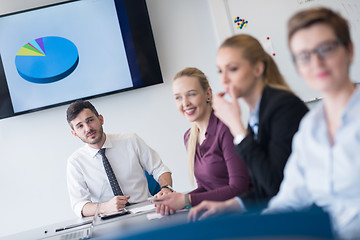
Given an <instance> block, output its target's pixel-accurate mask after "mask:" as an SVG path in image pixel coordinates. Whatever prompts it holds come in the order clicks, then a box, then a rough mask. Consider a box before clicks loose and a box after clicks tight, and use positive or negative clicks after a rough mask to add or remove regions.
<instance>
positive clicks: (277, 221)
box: [0, 201, 334, 240]
mask: <svg viewBox="0 0 360 240" xmlns="http://www.w3.org/2000/svg"><path fill="white" fill-rule="evenodd" d="M127 209H128V210H129V212H130V213H129V214H126V215H122V216H117V217H113V218H110V219H102V218H100V217H99V216H98V215H96V217H86V218H77V219H73V220H69V221H65V222H61V223H57V224H53V225H49V226H44V227H40V228H37V229H33V230H30V231H26V232H22V233H18V234H14V235H11V236H7V237H6V238H0V240H5V239H11V240H21V239H46V240H65V239H66V240H67V239H68V240H70V239H90V238H91V239H97V240H102V239H107V240H108V239H122V240H137V239H146V240H152V239H154V240H155V239H156V240H162V239H171V240H184V239H186V240H188V239H190V240H198V239H210V240H219V239H223V240H224V239H231V240H234V239H247V240H248V239H251V240H265V239H266V240H274V239H287V240H288V239H292V240H295V239H296V240H314V239H321V240H324V239H334V235H333V233H332V229H331V224H330V218H329V216H328V214H327V213H325V212H324V211H323V210H322V209H319V208H317V207H315V208H310V209H308V210H305V211H297V212H287V213H277V214H266V215H262V214H253V213H251V211H249V213H244V214H237V213H228V214H225V215H222V216H218V217H213V218H210V219H206V220H203V221H196V222H193V223H188V222H187V215H188V211H187V210H181V211H178V212H176V213H175V214H173V215H170V216H161V215H159V214H157V213H156V210H155V207H154V205H153V204H151V203H150V202H149V201H146V202H142V203H138V204H132V205H130V206H129V207H127Z"/></svg>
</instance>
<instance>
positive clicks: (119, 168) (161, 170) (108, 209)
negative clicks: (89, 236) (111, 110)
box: [66, 101, 172, 216]
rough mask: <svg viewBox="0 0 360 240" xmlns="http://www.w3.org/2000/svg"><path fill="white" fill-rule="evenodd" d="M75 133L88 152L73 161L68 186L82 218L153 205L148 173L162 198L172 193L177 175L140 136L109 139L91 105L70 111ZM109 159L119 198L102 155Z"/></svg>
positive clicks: (82, 151)
mask: <svg viewBox="0 0 360 240" xmlns="http://www.w3.org/2000/svg"><path fill="white" fill-rule="evenodd" d="M66 113H67V121H68V123H69V124H70V127H71V129H72V130H71V133H72V134H73V135H74V136H75V137H78V138H79V139H81V140H82V141H83V142H84V143H86V145H85V146H83V147H81V148H80V149H78V150H77V151H76V152H74V153H73V154H72V155H71V156H70V157H69V159H68V165H67V184H68V190H69V195H70V202H71V206H72V208H73V210H74V212H75V213H76V214H77V215H78V216H92V215H94V214H95V212H96V209H97V207H98V203H100V205H99V206H100V208H99V212H100V213H105V214H106V213H112V212H116V211H119V210H120V209H122V208H124V207H125V206H126V204H128V202H129V203H136V202H141V201H145V200H147V198H148V197H149V196H151V195H150V193H149V190H148V184H147V180H146V176H145V170H146V171H147V172H148V173H149V174H151V175H153V176H154V178H155V179H156V180H157V181H158V182H159V184H160V186H161V187H162V188H161V192H160V193H159V195H162V194H164V193H166V192H171V191H172V190H171V185H172V179H171V172H170V170H169V169H168V168H167V167H166V166H165V165H164V164H163V163H162V161H161V159H160V157H159V155H158V154H157V153H156V152H155V151H154V150H153V149H151V148H150V147H149V146H148V145H146V143H145V142H144V141H143V140H142V139H141V138H140V137H138V136H137V135H136V134H105V133H104V131H103V127H102V125H103V123H104V118H103V116H102V115H101V114H98V112H97V110H96V109H95V107H94V106H93V105H92V104H91V103H90V102H88V101H76V102H74V103H72V104H71V105H70V106H69V107H68V109H67V112H66ZM102 148H105V149H106V152H105V155H106V158H107V159H108V161H109V163H110V166H111V168H112V170H113V172H114V174H115V178H116V180H117V182H118V184H119V186H120V189H121V191H122V193H123V195H118V196H114V193H113V190H112V187H111V186H110V183H109V179H108V175H107V173H106V171H105V168H104V165H103V158H102V156H101V154H100V153H99V150H100V149H102Z"/></svg>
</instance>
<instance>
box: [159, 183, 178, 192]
mask: <svg viewBox="0 0 360 240" xmlns="http://www.w3.org/2000/svg"><path fill="white" fill-rule="evenodd" d="M163 188H168V189H170V191H172V192H175V189H173V188H172V187H171V186H170V185H164V186H162V187H161V189H163Z"/></svg>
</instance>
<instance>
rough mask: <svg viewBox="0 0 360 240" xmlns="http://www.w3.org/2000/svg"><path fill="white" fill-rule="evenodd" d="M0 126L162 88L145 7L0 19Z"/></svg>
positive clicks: (102, 3)
mask: <svg viewBox="0 0 360 240" xmlns="http://www.w3.org/2000/svg"><path fill="white" fill-rule="evenodd" d="M0 57H1V60H0V119H2V118H7V117H11V116H15V115H20V114H24V113H28V112H33V111H38V110H42V109H47V108H51V107H55V106H59V105H63V104H68V103H70V102H72V101H74V100H77V99H90V98H94V97H99V96H104V95H107V94H114V93H119V92H123V91H128V90H133V89H137V88H141V87H146V86H150V85H154V84H159V83H162V82H163V80H162V75H161V71H160V65H159V60H158V56H157V52H156V48H155V42H154V37H153V34H152V29H151V24H150V20H149V15H148V11H147V7H146V2H145V0H72V1H66V2H62V3H58V4H53V5H48V6H44V7H40V8H35V9H29V10H26V11H21V12H15V13H10V14H6V15H2V16H0Z"/></svg>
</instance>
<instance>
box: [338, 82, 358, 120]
mask: <svg viewBox="0 0 360 240" xmlns="http://www.w3.org/2000/svg"><path fill="white" fill-rule="evenodd" d="M359 102H360V87H359V85H358V84H357V85H355V91H354V92H353V94H352V96H351V97H350V99H349V101H348V103H347V104H346V107H345V109H344V112H343V115H342V122H343V123H344V122H345V121H346V119H347V118H348V117H351V116H350V115H351V110H352V109H353V108H354V107H355V106H356V105H357V104H359Z"/></svg>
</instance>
